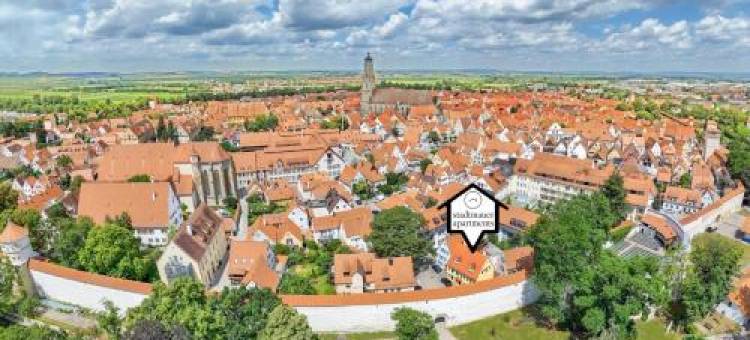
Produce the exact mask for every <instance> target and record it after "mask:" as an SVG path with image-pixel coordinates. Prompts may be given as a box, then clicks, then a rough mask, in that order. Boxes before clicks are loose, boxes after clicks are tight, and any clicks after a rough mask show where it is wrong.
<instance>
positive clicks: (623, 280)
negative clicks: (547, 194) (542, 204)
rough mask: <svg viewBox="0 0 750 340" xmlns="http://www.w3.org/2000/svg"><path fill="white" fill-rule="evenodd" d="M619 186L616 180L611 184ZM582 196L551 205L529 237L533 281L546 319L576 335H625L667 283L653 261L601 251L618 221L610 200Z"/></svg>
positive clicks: (601, 195)
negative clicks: (610, 230)
mask: <svg viewBox="0 0 750 340" xmlns="http://www.w3.org/2000/svg"><path fill="white" fill-rule="evenodd" d="M611 182H612V183H611V186H612V187H615V188H616V187H617V183H616V182H617V179H616V178H615V179H613V180H612V181H611ZM618 191H619V190H612V191H611V192H609V193H607V194H605V193H604V192H596V193H593V194H581V195H579V196H576V197H573V198H572V199H570V200H563V201H559V202H558V203H556V204H555V205H553V206H551V207H549V208H548V209H547V210H546V211H545V212H544V214H542V216H541V218H540V219H539V221H538V222H537V224H536V225H535V226H533V227H532V228H531V230H530V231H529V234H528V240H529V242H530V243H531V244H532V245H533V246H534V248H535V252H534V254H535V258H534V276H533V282H534V284H535V286H536V287H537V288H538V289H539V291H540V293H541V296H540V298H539V301H538V305H539V306H540V309H541V312H542V315H543V316H544V317H546V318H547V319H548V320H549V321H551V322H553V323H556V324H558V325H560V326H562V327H565V328H568V329H570V330H572V331H575V332H579V333H582V334H586V335H588V336H598V335H602V334H605V333H607V334H613V335H614V336H617V337H626V336H628V335H629V334H632V333H633V323H632V321H631V319H630V317H631V316H633V315H638V314H640V313H642V312H644V311H645V309H646V306H648V305H652V304H663V303H664V301H665V299H667V294H666V292H665V289H664V287H665V286H666V283H665V282H664V279H663V278H662V276H661V275H660V271H659V265H658V262H657V261H656V260H655V259H652V258H639V257H635V258H629V259H627V258H621V257H617V256H615V255H614V254H612V253H611V252H610V251H609V250H605V249H604V248H603V246H604V242H605V241H606V239H607V233H608V231H609V229H610V228H611V227H612V226H613V225H614V224H615V223H617V222H618V220H619V215H618V211H617V210H616V209H617V207H618V204H617V203H615V204H613V202H612V201H610V200H609V199H608V196H612V197H615V198H616V199H617V197H620V196H621V195H620V194H612V193H613V192H614V193H617V192H618Z"/></svg>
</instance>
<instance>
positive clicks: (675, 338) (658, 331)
mask: <svg viewBox="0 0 750 340" xmlns="http://www.w3.org/2000/svg"><path fill="white" fill-rule="evenodd" d="M635 329H636V331H637V333H638V337H637V338H636V339H638V340H679V339H682V337H681V336H679V335H677V334H674V333H670V334H667V333H666V331H667V328H666V326H665V325H664V322H662V321H661V320H658V319H654V320H650V321H646V322H638V323H637V324H636V326H635Z"/></svg>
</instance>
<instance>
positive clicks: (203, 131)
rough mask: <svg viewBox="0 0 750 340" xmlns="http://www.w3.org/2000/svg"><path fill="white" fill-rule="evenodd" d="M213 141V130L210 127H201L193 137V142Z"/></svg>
mask: <svg viewBox="0 0 750 340" xmlns="http://www.w3.org/2000/svg"><path fill="white" fill-rule="evenodd" d="M213 139H214V128H213V127H210V126H201V127H200V128H198V132H196V133H195V134H194V135H193V138H192V140H193V141H194V142H205V141H210V140H213Z"/></svg>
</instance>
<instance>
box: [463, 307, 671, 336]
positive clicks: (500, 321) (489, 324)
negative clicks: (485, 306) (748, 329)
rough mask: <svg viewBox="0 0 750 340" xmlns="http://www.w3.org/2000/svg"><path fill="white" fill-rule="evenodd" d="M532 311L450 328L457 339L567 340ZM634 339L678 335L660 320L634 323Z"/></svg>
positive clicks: (517, 312) (564, 332) (527, 309)
mask: <svg viewBox="0 0 750 340" xmlns="http://www.w3.org/2000/svg"><path fill="white" fill-rule="evenodd" d="M533 313H534V311H533V310H532V309H529V308H526V309H522V310H516V311H512V312H509V313H505V314H500V315H495V316H492V317H489V318H486V319H482V320H479V321H475V322H471V323H468V324H465V325H461V326H456V327H453V328H451V333H453V335H454V336H455V337H456V338H458V339H459V340H470V339H503V340H555V339H561V340H562V339H569V338H570V333H569V332H566V331H560V330H555V329H549V328H547V327H545V326H543V325H540V324H539V323H538V322H537V319H536V318H535V317H534V316H533ZM636 330H637V334H638V335H637V337H636V339H637V340H678V339H681V337H680V336H679V335H676V334H667V333H666V326H665V325H664V323H663V322H662V321H661V320H658V319H655V320H651V321H647V322H637V323H636Z"/></svg>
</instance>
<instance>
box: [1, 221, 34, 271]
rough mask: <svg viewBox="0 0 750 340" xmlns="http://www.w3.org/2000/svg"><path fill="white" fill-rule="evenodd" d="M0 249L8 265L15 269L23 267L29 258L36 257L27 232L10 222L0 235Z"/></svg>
mask: <svg viewBox="0 0 750 340" xmlns="http://www.w3.org/2000/svg"><path fill="white" fill-rule="evenodd" d="M0 247H1V248H2V250H3V253H4V254H5V256H7V257H8V259H9V260H10V263H11V264H13V265H14V266H16V267H20V266H23V265H24V264H26V262H28V261H29V259H30V258H32V257H34V256H36V253H35V252H34V249H32V248H31V240H30V239H29V231H28V230H26V228H23V227H20V226H18V225H16V224H15V223H13V222H10V221H8V224H7V225H6V226H5V229H3V232H2V233H0Z"/></svg>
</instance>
